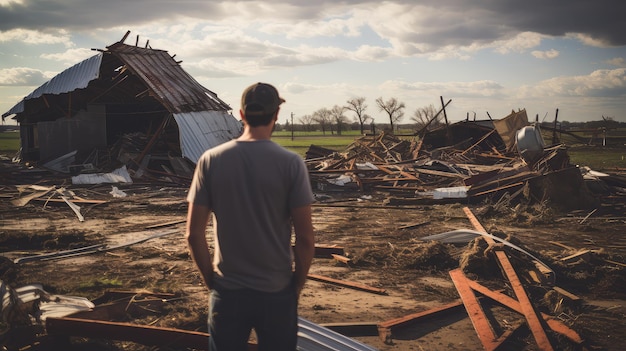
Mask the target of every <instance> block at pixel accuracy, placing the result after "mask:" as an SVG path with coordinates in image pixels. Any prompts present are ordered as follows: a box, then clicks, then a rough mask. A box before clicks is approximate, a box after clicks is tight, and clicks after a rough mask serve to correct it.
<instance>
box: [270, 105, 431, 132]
mask: <svg viewBox="0 0 626 351" xmlns="http://www.w3.org/2000/svg"><path fill="white" fill-rule="evenodd" d="M365 100H366V99H365V98H364V97H355V98H352V99H350V100H347V101H346V104H345V105H342V106H340V105H334V106H333V107H332V108H326V107H324V108H320V109H319V110H316V111H315V112H313V113H312V114H307V115H304V116H300V117H298V119H297V121H298V123H299V124H300V126H299V127H297V126H296V125H295V122H290V121H289V120H287V121H286V122H285V124H284V125H283V126H280V125H278V126H277V127H278V128H281V129H283V128H284V129H291V128H294V129H295V128H298V129H299V130H302V131H314V130H318V128H319V129H321V131H322V133H323V134H326V132H327V131H328V132H330V133H331V134H334V133H337V135H341V132H342V131H346V130H353V129H354V128H355V127H357V128H358V129H359V130H360V132H361V134H365V133H366V131H368V132H372V133H375V132H376V131H375V128H376V126H375V124H374V117H372V116H371V115H370V114H368V113H367V112H366V110H367V109H368V107H369V106H368V104H367V103H366V102H365ZM375 102H376V108H377V109H378V112H384V113H385V114H386V117H387V118H388V120H389V124H384V128H385V129H387V128H388V129H389V130H391V131H395V130H397V127H398V124H399V123H400V121H402V120H403V119H404V116H405V114H404V113H405V112H404V110H405V108H406V105H405V104H404V102H401V101H399V100H398V99H396V98H394V97H392V98H389V99H387V100H385V99H383V98H382V97H379V98H378V99H376V101H375ZM437 113H438V110H437V109H436V108H435V106H434V105H432V104H431V105H429V106H425V107H421V108H418V109H416V110H415V111H413V114H412V115H411V116H410V120H411V121H412V122H413V123H414V126H416V127H417V128H418V129H419V128H421V127H428V129H432V128H436V127H437V126H439V125H440V124H442V122H441V121H440V119H439V118H435V120H433V117H435V116H436V115H437ZM291 123H294V125H291Z"/></svg>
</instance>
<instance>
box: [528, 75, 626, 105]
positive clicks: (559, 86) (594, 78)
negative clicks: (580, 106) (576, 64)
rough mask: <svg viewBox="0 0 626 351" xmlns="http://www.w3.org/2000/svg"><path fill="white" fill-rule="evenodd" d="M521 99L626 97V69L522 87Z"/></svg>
mask: <svg viewBox="0 0 626 351" xmlns="http://www.w3.org/2000/svg"><path fill="white" fill-rule="evenodd" d="M519 95H520V97H524V98H532V97H546V96H578V97H584V96H599V95H603V96H607V97H610V96H622V97H624V96H626V68H618V69H613V70H597V71H594V72H592V73H591V74H589V75H586V76H571V77H556V78H552V79H547V80H544V81H541V82H539V83H537V84H535V85H533V86H528V85H526V86H522V87H521V88H520V89H519Z"/></svg>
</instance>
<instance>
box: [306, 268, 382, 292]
mask: <svg viewBox="0 0 626 351" xmlns="http://www.w3.org/2000/svg"><path fill="white" fill-rule="evenodd" d="M307 277H308V278H309V279H311V280H316V281H319V282H322V283H328V284H333V285H339V286H343V287H345V288H350V289H355V290H361V291H365V292H371V293H374V294H378V295H387V291H386V290H385V289H379V288H375V287H372V286H368V285H365V284H360V283H354V282H349V281H345V280H340V279H334V278H330V277H325V276H323V275H318V274H312V273H309V275H308V276H307Z"/></svg>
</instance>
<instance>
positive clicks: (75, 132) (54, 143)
mask: <svg viewBox="0 0 626 351" xmlns="http://www.w3.org/2000/svg"><path fill="white" fill-rule="evenodd" d="M37 128H38V132H39V133H38V134H39V135H38V137H39V158H40V160H42V161H45V160H51V159H54V158H57V157H59V156H63V155H65V154H67V153H69V152H72V151H74V150H77V151H78V154H79V155H81V154H85V153H87V154H88V153H90V152H91V151H92V150H93V149H94V148H97V147H104V146H106V111H105V106H102V105H90V106H89V107H88V109H87V111H84V110H83V111H80V112H78V113H77V114H76V115H74V116H72V118H60V119H57V120H56V121H54V122H39V123H37ZM84 156H86V155H84Z"/></svg>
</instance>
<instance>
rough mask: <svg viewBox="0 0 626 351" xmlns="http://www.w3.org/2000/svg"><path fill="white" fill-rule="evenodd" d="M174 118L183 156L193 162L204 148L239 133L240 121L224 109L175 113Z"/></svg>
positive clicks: (206, 148) (229, 138) (208, 147)
mask: <svg viewBox="0 0 626 351" xmlns="http://www.w3.org/2000/svg"><path fill="white" fill-rule="evenodd" d="M174 119H175V120H176V123H177V124H178V130H179V133H180V134H179V136H180V143H181V145H180V148H181V150H182V154H183V157H186V158H187V159H189V160H190V161H192V162H193V163H196V162H197V161H198V159H199V158H200V156H202V154H203V153H204V152H205V151H206V150H208V149H210V148H212V147H214V146H217V145H219V144H222V143H224V142H227V141H229V140H231V139H234V138H236V137H238V136H239V135H240V133H241V123H240V122H239V121H237V120H236V119H235V117H233V115H231V114H229V113H227V112H225V111H201V112H188V113H177V114H174Z"/></svg>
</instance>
